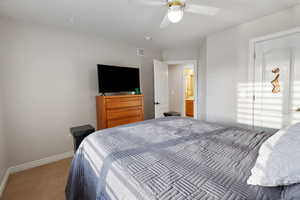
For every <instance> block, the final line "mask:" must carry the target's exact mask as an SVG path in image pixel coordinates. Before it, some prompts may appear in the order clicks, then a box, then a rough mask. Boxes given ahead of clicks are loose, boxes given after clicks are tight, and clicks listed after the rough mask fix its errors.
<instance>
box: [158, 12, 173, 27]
mask: <svg viewBox="0 0 300 200" xmlns="http://www.w3.org/2000/svg"><path fill="white" fill-rule="evenodd" d="M170 23H171V22H170V20H169V18H168V13H167V14H166V15H165V17H164V19H163V20H162V22H161V24H160V28H166V27H167V26H169V24H170Z"/></svg>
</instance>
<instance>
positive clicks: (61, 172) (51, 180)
mask: <svg viewBox="0 0 300 200" xmlns="http://www.w3.org/2000/svg"><path fill="white" fill-rule="evenodd" d="M70 164H71V158H70V159H65V160H61V161H58V162H55V163H51V164H48V165H43V166H40V167H36V168H33V169H29V170H26V171H22V172H18V173H15V174H12V175H11V176H10V177H9V179H8V183H7V186H6V189H5V191H4V194H3V196H2V199H1V200H64V199H65V191H64V190H65V186H66V182H67V177H68V173H69V167H70Z"/></svg>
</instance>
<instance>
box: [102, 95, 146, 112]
mask: <svg viewBox="0 0 300 200" xmlns="http://www.w3.org/2000/svg"><path fill="white" fill-rule="evenodd" d="M105 103H106V108H108V109H111V108H125V107H132V106H141V105H142V98H140V97H124V98H111V99H106V101H105Z"/></svg>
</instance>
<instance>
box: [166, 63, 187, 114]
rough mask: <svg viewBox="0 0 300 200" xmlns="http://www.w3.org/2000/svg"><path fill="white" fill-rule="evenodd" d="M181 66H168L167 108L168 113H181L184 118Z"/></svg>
mask: <svg viewBox="0 0 300 200" xmlns="http://www.w3.org/2000/svg"><path fill="white" fill-rule="evenodd" d="M183 69H184V67H183V66H182V65H169V66H168V73H169V74H168V75H169V108H170V111H175V112H179V113H181V116H184V113H183V111H184V109H183V106H184V101H183V100H184V84H183V81H184V76H183Z"/></svg>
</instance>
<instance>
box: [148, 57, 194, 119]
mask: <svg viewBox="0 0 300 200" xmlns="http://www.w3.org/2000/svg"><path fill="white" fill-rule="evenodd" d="M196 83H197V62H196V61H168V62H161V61H157V60H154V94H155V95H154V99H155V102H154V104H155V118H160V117H164V113H168V112H172V113H175V114H179V115H180V116H182V117H192V118H195V119H196V118H197V98H198V96H197V84H196Z"/></svg>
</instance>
